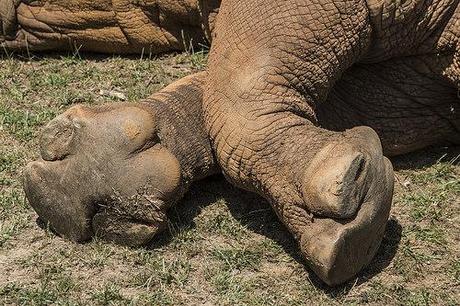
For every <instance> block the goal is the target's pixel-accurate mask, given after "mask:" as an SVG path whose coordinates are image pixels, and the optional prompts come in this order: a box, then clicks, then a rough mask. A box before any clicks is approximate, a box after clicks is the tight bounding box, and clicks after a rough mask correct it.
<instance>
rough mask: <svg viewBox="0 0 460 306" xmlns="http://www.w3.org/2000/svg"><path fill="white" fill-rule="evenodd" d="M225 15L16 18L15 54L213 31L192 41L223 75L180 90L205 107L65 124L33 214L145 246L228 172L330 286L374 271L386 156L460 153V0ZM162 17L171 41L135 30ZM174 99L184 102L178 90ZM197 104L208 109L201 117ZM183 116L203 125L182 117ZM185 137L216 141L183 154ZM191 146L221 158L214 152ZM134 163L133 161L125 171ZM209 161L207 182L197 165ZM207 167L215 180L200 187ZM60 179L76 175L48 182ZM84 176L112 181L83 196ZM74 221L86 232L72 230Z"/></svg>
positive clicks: (60, 8)
mask: <svg viewBox="0 0 460 306" xmlns="http://www.w3.org/2000/svg"><path fill="white" fill-rule="evenodd" d="M5 3H6V2H5ZM145 3H146V2H144V4H145ZM203 3H204V4H203ZM211 4H214V5H211ZM211 4H210V5H207V4H206V2H204V1H203V2H200V3H195V2H193V1H192V2H190V3H188V4H187V5H189V6H187V7H186V8H184V7H182V6H179V7H178V6H176V5H175V4H174V5H173V4H171V3H170V2H165V3H164V6H163V5H162V3H161V2H158V5H151V6H149V5H148V3H147V4H146V5H145V6H142V7H137V6H135V5H133V4H130V3H125V2H123V1H112V2H110V3H108V2H107V3H106V2H104V1H100V2H97V3H96V4H88V3H86V2H84V1H72V2H65V3H64V2H53V3H52V4H51V2H50V3H48V2H46V1H36V2H35V1H31V2H30V3H27V2H26V3H21V4H19V6H18V5H17V3H14V2H10V3H9V4H5V5H4V7H2V10H1V11H0V13H1V16H2V24H3V33H4V40H5V41H4V42H3V46H4V47H5V48H6V49H23V50H24V49H30V50H45V49H47V50H50V49H55V50H62V49H71V48H75V47H76V46H81V48H80V49H81V50H88V51H100V52H118V53H129V52H138V53H140V52H145V50H146V49H149V50H150V52H154V53H155V52H164V51H170V50H177V49H181V45H180V44H179V43H178V42H179V39H178V29H186V30H187V31H180V32H181V36H182V37H183V35H184V32H186V33H194V34H193V35H197V36H193V35H192V34H187V35H189V36H187V37H189V38H191V39H190V40H191V41H194V43H196V42H197V41H200V39H199V38H195V37H201V39H203V40H204V39H205V37H207V38H208V39H210V37H213V40H212V48H211V52H210V57H209V66H208V71H207V75H201V76H198V77H197V76H191V77H189V78H188V79H186V80H182V81H180V82H182V83H180V84H181V86H178V87H180V90H183V91H185V92H188V91H189V90H194V91H195V92H196V93H197V94H196V95H193V96H188V95H182V97H183V99H182V98H179V99H177V98H176V97H173V98H171V97H168V96H166V97H165V96H163V93H162V92H160V93H158V94H157V95H159V96H161V97H162V98H161V99H155V98H152V101H151V102H152V103H145V102H144V103H141V104H139V105H133V106H131V105H130V106H122V107H121V108H118V109H112V107H110V106H107V107H102V108H100V109H85V108H81V107H77V108H74V109H71V110H69V111H68V112H66V113H65V114H63V115H62V116H61V117H59V118H57V119H55V120H54V121H53V122H52V123H50V125H49V126H48V127H47V128H46V129H45V132H44V136H43V138H42V152H41V153H42V159H43V161H39V162H36V163H32V164H31V165H29V166H28V168H27V170H26V175H25V176H26V178H25V189H26V193H27V195H28V197H29V200H30V202H31V204H32V206H34V208H35V209H36V211H37V212H38V213H39V215H40V216H41V217H43V218H44V219H45V220H47V221H49V222H50V223H51V224H52V226H53V228H55V229H56V230H57V231H58V232H60V233H61V234H64V235H66V236H69V237H70V238H73V239H76V240H85V239H88V238H89V237H90V236H91V235H92V234H94V233H100V235H101V236H103V237H106V238H107V239H109V240H113V241H117V242H120V243H125V244H130V245H140V244H143V243H145V242H146V241H148V240H149V239H151V238H152V237H153V235H155V234H156V233H157V232H158V231H160V230H161V229H162V224H163V223H164V211H165V209H167V208H168V207H170V206H171V205H172V204H173V203H175V202H176V201H177V200H178V199H179V198H180V196H181V195H182V194H183V192H184V190H186V189H187V187H188V184H189V183H190V182H192V181H193V180H195V179H199V178H201V177H204V176H206V175H207V174H209V173H212V172H213V170H209V169H215V166H216V165H217V164H218V165H219V166H220V168H221V171H222V172H223V173H224V174H225V176H226V178H227V179H228V180H229V181H230V182H232V183H233V184H235V185H236V186H238V187H241V188H244V189H247V190H250V191H253V192H257V193H258V194H260V195H262V196H263V197H264V198H266V199H267V200H268V201H269V202H270V203H271V204H272V206H273V209H274V210H275V212H276V213H277V215H278V216H279V218H280V219H281V220H282V222H283V223H284V224H285V225H286V226H287V228H288V229H289V230H290V232H292V234H293V235H294V237H295V238H296V239H297V241H298V242H299V245H300V249H301V251H302V254H303V256H304V258H305V259H306V261H307V263H308V265H309V266H310V267H311V268H312V269H313V271H315V272H316V273H317V275H318V276H319V277H320V278H321V279H322V280H323V281H325V282H326V283H328V284H330V285H335V284H339V283H342V282H344V281H346V280H348V279H349V278H351V277H352V276H354V275H355V274H356V273H357V272H358V271H359V270H361V269H362V268H363V267H364V266H365V265H366V264H367V263H368V262H369V261H370V260H371V259H372V257H373V256H374V254H375V252H376V250H377V248H378V245H379V243H380V241H381V238H382V235H383V229H384V226H385V224H386V221H387V219H388V214H389V210H390V205H391V198H392V192H393V173H392V167H391V164H390V162H389V161H388V160H387V159H386V158H385V157H384V155H383V154H386V155H397V154H403V153H408V152H411V151H414V150H417V149H420V148H423V147H426V146H428V145H434V144H443V143H450V144H458V143H459V142H460V133H459V129H460V127H459V125H460V117H459V112H458V111H457V109H458V107H459V100H458V95H457V92H458V84H459V81H460V80H459V68H460V67H459V63H458V58H459V53H458V37H459V34H460V33H459V31H460V28H459V16H460V9H459V8H458V1H453V0H452V1H432V2H430V3H425V2H423V1H409V2H404V3H399V2H397V3H394V2H393V1H377V0H369V1H367V2H365V1H357V0H353V1H341V2H332V1H328V0H323V1H320V2H319V3H316V2H315V3H313V2H311V1H289V2H287V1H286V2H276V1H258V0H255V1H251V2H250V3H246V2H245V1H233V0H228V1H225V0H224V1H223V2H222V6H221V7H220V9H219V15H218V17H217V18H216V17H215V15H216V14H217V5H215V3H211ZM168 5H169V6H168ZM207 7H209V8H210V9H204V8H207ZM11 8H15V10H12V9H11ZM75 8H78V9H79V10H75ZM82 8H84V9H82ZM155 9H156V10H157V11H155ZM34 10H36V11H34ZM76 11H78V14H80V15H78V14H77V15H75V14H74V13H72V14H69V12H76ZM82 11H84V12H85V13H82ZM154 11H155V14H153V13H152V12H154ZM184 12H185V13H184ZM203 12H204V13H203ZM60 13H64V14H62V15H60ZM181 13H182V15H181ZM41 14H44V15H41ZM47 14H48V15H47ZM81 14H83V16H82V15H81ZM85 14H86V15H85ZM99 14H102V15H100V16H104V18H100V16H99ZM136 14H140V15H136ZM168 14H169V15H168ZM96 15H97V17H95V16H96ZM56 16H60V17H59V18H57V19H56ZM127 16H130V17H127ZM132 16H139V18H137V17H136V18H134V17H132ZM145 16H156V17H157V18H150V19H149V20H147V19H145V21H146V22H142V26H143V27H144V26H145V27H147V28H149V29H150V26H152V27H154V26H158V25H162V26H161V27H159V28H160V29H159V30H158V28H155V29H156V30H152V31H149V30H148V29H144V28H142V27H139V24H137V23H136V22H135V21H138V20H142V18H145ZM168 16H169V17H171V16H174V18H170V19H168ZM211 17H212V18H211ZM96 20H102V21H101V22H100V23H98V22H96ZM167 20H168V21H169V22H166V21H167ZM171 20H176V22H177V20H182V22H181V24H180V25H177V24H174V23H173V24H172V25H171ZM190 20H193V21H190ZM130 21H132V22H130ZM158 21H159V22H158ZM195 21H196V22H195ZM56 24H57V25H56ZM166 25H167V26H166ZM169 26H170V27H169ZM75 29H76V30H78V31H76V32H75V31H74V30H75ZM193 29H195V30H196V32H195V31H194V30H193ZM106 30H107V31H108V32H107V33H110V34H100V33H105V32H104V31H106ZM96 32H97V33H99V34H96ZM75 33H76V34H75ZM158 33H161V34H162V35H163V36H161V37H162V38H164V39H165V40H164V41H162V40H161V39H159V38H158V37H159V34H158ZM171 33H172V34H171ZM174 33H175V34H174ZM117 35H119V36H117ZM123 37H124V38H123ZM171 37H172V38H171ZM193 38H194V39H193ZM186 40H187V39H186ZM152 50H153V51H152ZM197 79H201V81H199V82H198V81H196V80H197ZM190 82H191V83H192V85H187V84H188V83H190ZM193 82H198V83H193ZM196 84H198V85H196ZM175 86H177V85H173V86H172V87H171V88H169V89H168V90H169V92H173V93H174V92H176V91H179V90H178V89H177V90H176V87H175ZM189 86H192V88H193V89H188V88H189ZM179 95H180V94H179ZM171 96H174V94H171ZM153 97H155V95H154V96H153ZM158 100H159V101H160V102H158ZM170 100H174V101H176V102H177V103H172V104H171V105H176V108H174V109H175V111H173V112H171V114H170V116H172V118H173V119H171V121H169V122H168V124H166V125H161V124H160V123H159V122H160V121H161V120H162V119H160V118H163V116H164V113H163V112H161V111H160V112H157V111H156V110H155V109H156V105H157V104H158V105H164V104H166V105H169V104H170V103H169V101H170ZM190 104H194V105H196V108H195V111H192V112H191V113H188V112H189V108H188V107H189V105H190ZM184 106H185V107H184ZM178 109H183V111H184V112H185V113H188V117H189V118H195V119H196V121H194V122H189V120H183V119H176V120H175V119H174V118H175V117H176V116H177V117H179V115H180V112H178V111H177V110H178ZM184 109H185V110H184ZM201 114H202V116H201ZM166 117H167V116H166ZM177 121H179V122H183V123H185V125H182V126H181V125H177V124H178V122H177ZM200 124H202V125H200ZM99 125H102V127H103V128H100V127H99ZM188 125H192V126H191V127H189V126H188ZM157 129H159V130H160V131H161V130H162V129H163V133H159V132H158V133H157V132H156V130H157ZM168 131H169V132H168ZM172 131H174V133H173V132H172ZM185 131H187V132H189V131H201V132H200V133H201V134H200V133H195V134H194V133H191V134H190V135H188V134H187V136H188V137H187V140H184V138H183V137H184V135H185V133H186V132H185ZM192 134H193V135H192ZM93 136H96V137H93ZM200 136H201V137H200ZM190 137H191V138H190ZM193 137H195V138H193ZM208 137H209V139H210V142H209V143H208V140H207V139H208ZM188 139H199V140H196V141H197V142H198V143H201V144H202V145H203V146H204V147H206V148H205V149H203V150H197V149H196V147H194V146H195V145H196V143H195V142H194V141H189V140H188ZM187 147H188V148H187ZM211 148H212V151H213V152H214V156H215V158H216V160H215V161H214V160H213V159H212V156H213V154H212V153H211ZM184 152H188V153H184ZM203 152H206V154H204V153H203ZM184 154H185V156H184ZM203 154H204V155H203ZM93 156H94V157H93ZM203 157H205V159H203ZM129 158H131V159H132V163H126V164H124V163H122V162H121V161H123V162H126V160H128V159H129ZM190 160H191V161H192V162H189V163H188V167H186V166H185V164H187V161H190ZM203 160H207V161H208V165H207V166H206V167H204V168H203V165H202V164H200V163H198V164H194V163H193V162H196V161H203ZM117 161H119V162H117ZM82 164H84V165H85V166H84V167H81V166H80V165H82ZM76 165H78V166H76ZM165 165H166V166H167V169H165V168H164V167H163V168H162V166H165ZM59 167H64V168H65V169H67V170H63V168H61V169H60V168H59ZM195 167H196V169H199V170H197V172H198V173H200V175H196V176H195V175H190V172H193V171H192V170H190V169H194V168H195ZM187 169H188V170H187ZM208 170H209V172H208ZM46 171H50V172H49V173H54V174H56V173H65V174H68V176H64V177H55V178H54V180H53V179H52V178H53V176H52V175H47V177H51V179H50V180H48V181H46V180H44V179H43V175H42V173H44V172H46ZM91 173H97V174H98V175H94V176H90V175H89V174H91ZM120 173H123V176H122V175H120ZM79 177H85V178H88V177H98V179H95V180H96V181H94V182H93V181H91V180H88V179H86V181H87V182H88V186H84V185H81V186H76V185H75V184H72V182H73V180H72V178H79ZM99 177H100V179H99ZM57 180H59V184H57ZM160 182H161V183H160ZM156 184H157V185H156ZM97 186H104V187H107V189H106V190H104V188H96V187H97ZM90 187H92V188H90ZM93 188H94V189H93ZM88 191H89V192H88ZM57 203H59V204H57ZM66 204H67V205H66ZM62 205H64V209H63V207H62ZM69 216H71V217H72V218H73V217H74V216H75V218H74V219H73V220H74V221H73V222H71V223H68V224H65V225H62V220H64V218H65V220H67V219H68V218H69ZM72 223H73V224H72Z"/></svg>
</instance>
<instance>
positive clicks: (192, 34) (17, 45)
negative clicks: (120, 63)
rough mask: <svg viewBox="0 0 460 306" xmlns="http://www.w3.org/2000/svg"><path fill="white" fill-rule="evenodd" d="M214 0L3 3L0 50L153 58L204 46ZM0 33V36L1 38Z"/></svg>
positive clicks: (216, 4) (32, 0)
mask: <svg viewBox="0 0 460 306" xmlns="http://www.w3.org/2000/svg"><path fill="white" fill-rule="evenodd" d="M219 4H220V1H218V0H211V1H202V0H184V1H170V0H145V1H130V0H99V1H89V0H58V1H51V0H23V1H21V0H3V1H2V2H1V3H0V21H1V22H0V26H1V27H0V30H3V31H2V32H3V35H0V43H1V45H2V47H3V49H5V50H23V51H24V50H29V51H47V50H53V51H55V50H72V51H91V52H103V53H121V54H129V53H145V54H158V53H163V52H168V51H180V50H189V49H190V48H192V47H196V46H200V45H203V44H208V41H209V40H210V38H211V36H210V33H211V32H210V31H211V29H212V27H213V22H214V19H215V16H216V14H217V9H218V7H219ZM2 32H0V33H2Z"/></svg>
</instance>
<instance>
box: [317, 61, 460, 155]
mask: <svg viewBox="0 0 460 306" xmlns="http://www.w3.org/2000/svg"><path fill="white" fill-rule="evenodd" d="M450 59H451V56H444V57H441V56H439V55H425V56H414V57H405V58H399V59H394V60H390V61H385V62H383V63H377V64H367V65H365V64H360V65H356V66H354V67H352V68H350V69H349V70H348V71H347V72H345V74H344V75H343V76H342V78H341V79H340V80H339V81H338V82H337V84H336V85H335V86H334V88H333V90H332V91H331V93H330V95H329V97H328V103H324V104H323V105H321V106H320V107H319V108H318V121H319V124H320V125H321V126H322V127H324V128H327V129H331V130H335V131H343V130H346V129H350V128H353V127H354V126H360V125H367V126H370V127H372V128H373V129H374V130H375V131H376V132H377V134H378V135H379V136H380V139H381V140H382V146H383V151H384V153H385V154H386V155H398V154H404V153H408V152H411V151H414V150H417V149H421V148H424V147H426V146H429V145H436V144H449V143H450V144H460V104H459V97H458V87H457V85H455V84H453V83H452V82H449V81H448V80H447V79H446V77H445V76H443V73H442V71H443V70H444V69H445V67H446V66H447V65H448V63H449V62H450Z"/></svg>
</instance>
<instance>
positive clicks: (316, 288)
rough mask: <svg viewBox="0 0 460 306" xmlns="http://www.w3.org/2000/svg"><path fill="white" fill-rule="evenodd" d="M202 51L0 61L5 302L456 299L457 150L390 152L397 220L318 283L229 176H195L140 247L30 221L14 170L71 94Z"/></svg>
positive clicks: (175, 74) (0, 250) (145, 75)
mask: <svg viewBox="0 0 460 306" xmlns="http://www.w3.org/2000/svg"><path fill="white" fill-rule="evenodd" d="M204 63H205V56H203V54H200V53H198V54H191V55H187V54H185V55H176V56H166V57H160V58H151V59H145V58H144V59H142V60H141V59H139V58H118V57H91V58H80V56H79V55H65V56H62V55H49V56H46V57H34V58H25V59H24V58H21V57H18V56H15V57H11V56H4V57H3V58H2V59H1V60H0V84H1V87H0V171H1V175H0V188H1V195H0V303H2V304H21V305H49V304H56V305H79V304H82V305H87V304H95V305H118V304H122V305H125V304H129V305H167V304H170V305H179V304H184V305H196V304H207V305H216V304H218V305H305V304H314V305H318V304H324V305H330V304H347V305H348V304H375V305H380V304H389V305H395V304H400V305H429V304H435V305H441V304H442V305H456V304H459V303H460V247H459V245H460V244H459V243H460V241H459V239H460V225H459V224H460V220H459V218H460V181H459V177H460V165H459V164H458V160H455V157H457V158H458V156H459V154H460V149H459V148H436V149H430V150H426V151H424V152H419V153H416V154H412V155H410V156H405V157H401V158H398V159H395V160H393V162H394V165H395V167H396V169H397V171H396V176H397V183H396V195H395V199H394V208H393V211H392V219H391V221H390V222H389V224H388V227H387V231H386V236H385V238H384V241H383V244H382V246H381V247H380V250H379V253H378V255H377V257H376V258H375V259H374V261H373V262H372V264H371V266H370V267H369V268H368V269H367V270H366V271H364V272H363V273H361V274H360V275H359V278H357V279H356V280H354V281H352V282H350V283H348V284H346V285H344V286H342V287H339V288H334V289H331V288H326V287H324V286H323V285H321V284H320V282H319V281H318V280H317V279H316V278H315V277H314V275H312V274H311V273H310V272H309V271H308V269H307V268H306V267H305V266H304V264H303V261H302V259H301V258H300V256H299V253H298V250H297V248H296V245H295V243H294V241H293V239H292V238H291V236H290V235H289V234H288V233H287V232H286V230H285V229H284V228H283V226H282V225H281V224H280V223H279V222H278V221H277V219H276V217H275V215H274V214H273V212H272V211H271V210H270V208H269V207H268V206H267V204H266V203H265V202H264V201H263V200H261V199H260V198H259V197H257V196H255V195H252V194H248V193H245V192H241V191H240V190H236V189H235V188H233V187H231V186H230V185H229V184H227V183H226V182H225V181H224V180H223V178H221V177H214V178H210V179H207V180H206V181H203V182H200V183H198V184H196V185H195V186H194V187H193V188H192V190H191V191H190V192H189V193H188V194H187V195H186V197H185V199H184V201H183V202H182V203H181V204H180V205H178V206H177V207H175V208H173V209H172V210H171V211H170V217H171V220H172V221H171V223H170V227H169V231H168V232H167V233H165V234H163V235H162V236H161V237H158V238H157V239H156V240H155V241H154V242H152V244H151V245H150V246H149V247H148V248H144V249H128V248H123V247H119V246H115V245H110V244H106V243H104V242H101V241H92V242H90V243H86V244H75V243H72V242H69V241H66V240H64V239H62V238H59V237H56V236H55V235H54V234H52V233H50V232H49V231H48V230H46V229H42V228H40V227H39V226H38V225H37V224H36V215H35V213H34V212H33V210H32V209H31V208H30V207H29V206H28V204H27V203H26V201H25V199H24V194H23V192H22V189H21V168H22V167H23V166H24V165H25V164H26V162H27V161H30V160H32V159H34V158H35V157H36V156H37V137H36V136H37V135H38V133H39V131H40V127H41V126H43V124H45V123H46V122H47V121H48V120H50V119H52V118H53V117H54V116H55V115H57V114H58V113H60V112H62V111H63V110H64V109H66V108H68V107H69V106H70V105H72V104H75V103H89V104H98V103H103V102H107V100H110V99H113V100H114V103H116V102H117V98H116V97H114V98H108V97H105V96H101V95H100V94H99V93H100V92H101V90H106V91H117V92H119V93H121V94H123V95H124V96H126V98H127V100H129V101H136V100H137V99H139V98H143V97H145V96H147V95H148V94H150V93H152V92H154V91H156V90H158V89H160V88H162V87H163V86H165V85H167V84H168V83H170V82H172V81H173V80H175V79H177V78H179V77H181V76H184V75H186V74H188V73H190V72H191V71H193V70H199V69H202V68H203V66H204Z"/></svg>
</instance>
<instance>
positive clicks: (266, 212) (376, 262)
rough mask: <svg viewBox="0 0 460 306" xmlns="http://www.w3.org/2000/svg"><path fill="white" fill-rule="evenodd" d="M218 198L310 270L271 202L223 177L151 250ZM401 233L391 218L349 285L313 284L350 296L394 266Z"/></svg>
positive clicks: (414, 159)
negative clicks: (369, 257) (370, 257)
mask: <svg viewBox="0 0 460 306" xmlns="http://www.w3.org/2000/svg"><path fill="white" fill-rule="evenodd" d="M459 155H460V147H438V148H429V149H426V150H423V151H419V152H415V153H412V154H407V155H404V156H401V157H396V158H393V159H392V162H393V165H394V167H395V169H396V170H404V169H420V168H424V167H429V166H431V165H433V164H435V163H437V162H438V161H440V160H442V161H454V162H456V163H458V162H459V161H458V156H459ZM219 199H225V201H226V203H227V205H228V208H229V210H230V213H231V215H232V216H233V217H234V218H235V219H236V220H238V221H239V222H240V223H241V224H242V225H244V226H245V227H246V228H248V229H249V230H251V231H254V232H256V233H258V234H260V235H263V236H265V237H267V238H269V239H271V240H273V241H275V242H276V243H277V244H279V245H280V246H281V247H282V248H283V249H284V250H285V252H287V253H288V254H289V255H290V256H292V258H294V259H295V260H296V261H297V262H299V263H300V264H302V265H303V266H304V267H305V269H307V270H308V267H307V266H306V264H305V261H304V260H303V259H302V257H301V255H300V252H299V249H298V247H297V243H296V241H295V240H294V238H293V237H292V235H291V234H290V233H289V232H288V231H287V229H286V228H285V227H284V226H283V224H281V222H280V221H279V220H278V218H277V216H276V215H275V213H274V211H273V210H272V209H271V208H270V206H269V205H268V203H267V202H266V201H265V200H264V199H262V198H261V197H259V196H257V195H255V194H253V193H250V192H246V191H243V190H240V189H237V188H235V187H233V186H232V185H230V184H229V183H227V182H226V181H225V179H224V178H223V177H222V176H213V177H210V178H207V179H205V180H203V181H201V182H198V183H196V184H195V185H194V186H193V187H192V188H191V190H190V192H188V193H187V194H186V196H185V198H184V200H183V201H182V202H181V203H180V204H179V205H178V206H177V207H175V208H173V209H172V211H171V212H170V214H169V215H170V218H171V224H172V225H173V226H172V228H170V231H169V232H166V233H165V234H163V235H161V236H160V237H159V238H158V239H156V241H155V242H153V243H152V245H151V246H150V247H151V248H156V247H159V246H161V245H165V244H167V243H169V241H170V240H171V239H172V238H173V237H174V234H175V233H176V232H177V231H178V230H186V229H190V228H193V227H194V226H195V224H194V221H193V219H194V218H195V217H196V216H197V215H199V214H200V212H201V209H202V208H204V207H206V206H208V205H211V204H212V203H215V202H216V201H218V200H219ZM401 233H402V227H401V225H400V224H399V222H398V220H397V219H396V218H391V219H390V220H389V221H388V224H387V226H386V230H385V234H384V237H383V241H382V243H381V245H380V248H379V250H378V252H377V255H376V256H375V257H374V259H373V260H372V262H371V264H370V265H369V266H368V267H367V268H366V269H365V270H363V271H362V272H361V273H360V274H359V275H358V276H357V278H355V279H353V280H351V281H349V282H348V283H346V284H344V285H341V286H338V287H335V288H331V287H328V286H327V285H325V284H324V283H322V282H321V280H319V279H318V278H317V277H316V276H315V275H314V273H313V272H310V273H309V274H310V280H311V282H312V283H313V284H314V285H315V286H316V287H318V288H320V289H322V290H324V291H325V292H326V293H327V294H328V295H330V296H332V297H339V296H341V295H344V294H347V293H348V291H350V290H351V289H352V288H353V287H354V286H355V285H357V284H361V283H363V282H366V281H368V280H369V279H371V278H372V277H373V276H375V275H377V274H379V273H380V272H381V271H382V270H383V269H385V268H386V267H387V266H388V265H389V264H390V263H391V261H392V259H393V258H394V256H395V255H396V252H397V250H398V246H399V242H400V240H401Z"/></svg>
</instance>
